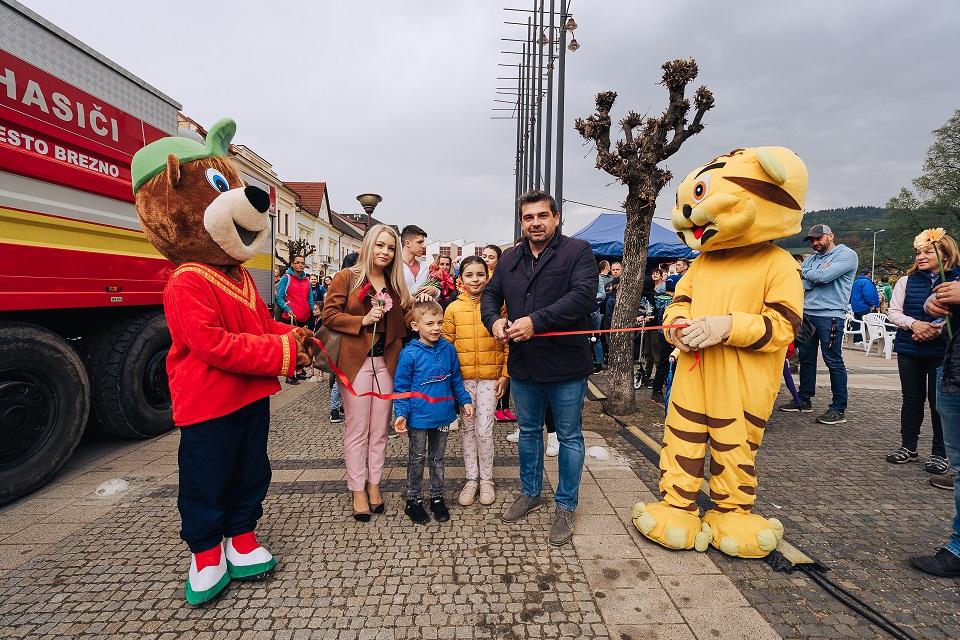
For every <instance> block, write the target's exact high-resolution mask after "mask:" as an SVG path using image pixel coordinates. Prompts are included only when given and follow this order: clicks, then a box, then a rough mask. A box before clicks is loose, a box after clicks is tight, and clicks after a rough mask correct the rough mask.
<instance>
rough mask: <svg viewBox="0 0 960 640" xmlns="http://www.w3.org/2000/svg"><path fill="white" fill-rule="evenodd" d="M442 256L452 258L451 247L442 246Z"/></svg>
mask: <svg viewBox="0 0 960 640" xmlns="http://www.w3.org/2000/svg"><path fill="white" fill-rule="evenodd" d="M440 255H442V256H444V257H445V258H449V257H450V245H440Z"/></svg>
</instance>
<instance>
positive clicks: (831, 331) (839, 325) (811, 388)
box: [797, 315, 847, 413]
mask: <svg viewBox="0 0 960 640" xmlns="http://www.w3.org/2000/svg"><path fill="white" fill-rule="evenodd" d="M803 317H804V319H805V320H808V321H810V323H811V324H812V325H813V326H814V328H815V329H816V333H814V335H813V336H811V338H810V339H809V340H807V341H806V342H805V343H803V344H801V345H798V346H797V354H798V355H799V357H800V400H801V401H803V402H810V398H812V397H813V396H815V395H816V392H817V347H819V348H820V351H821V353H822V354H823V362H824V364H826V365H827V369H828V370H829V371H830V391H832V392H833V401H832V402H831V403H830V410H831V411H836V412H837V413H845V412H846V411H847V368H846V367H845V366H844V364H843V355H842V354H841V352H840V345H841V344H842V343H843V318H827V317H822V316H811V315H804V316H803Z"/></svg>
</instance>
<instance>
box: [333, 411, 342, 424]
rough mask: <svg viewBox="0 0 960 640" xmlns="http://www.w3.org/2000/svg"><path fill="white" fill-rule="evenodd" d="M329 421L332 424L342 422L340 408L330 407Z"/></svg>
mask: <svg viewBox="0 0 960 640" xmlns="http://www.w3.org/2000/svg"><path fill="white" fill-rule="evenodd" d="M330 422H331V423H332V424H337V423H338V422H343V414H342V413H340V409H331V410H330Z"/></svg>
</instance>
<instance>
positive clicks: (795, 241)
mask: <svg viewBox="0 0 960 640" xmlns="http://www.w3.org/2000/svg"><path fill="white" fill-rule="evenodd" d="M890 222H891V214H890V213H889V212H888V211H887V210H886V209H884V208H883V207H870V206H862V207H844V208H842V209H820V210H818V211H808V212H807V213H806V214H805V215H804V216H803V229H802V230H801V231H800V233H798V234H797V235H795V236H791V237H789V238H784V239H783V240H778V241H777V243H776V244H778V245H779V246H781V247H783V248H784V249H786V250H788V251H790V252H791V253H801V254H802V253H809V252H810V244H809V243H808V242H804V240H803V237H804V236H805V235H807V231H808V230H809V229H810V227H812V226H813V225H815V224H825V225H828V226H829V227H830V228H831V229H833V233H834V235H836V241H837V243H842V244H845V245H847V246H848V247H850V248H851V249H854V250H855V251H856V252H857V253H858V254H860V258H861V262H863V260H864V258H866V260H867V261H869V259H870V252H871V250H872V248H873V231H879V230H880V229H884V228H888V227H889V226H890ZM866 229H872V230H873V231H867V230H866ZM884 235H886V234H881V235H880V236H878V237H877V242H878V243H880V242H882V241H883V236H884ZM877 253H878V254H880V253H881V252H880V250H879V249H878V251H877Z"/></svg>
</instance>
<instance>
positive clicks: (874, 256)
mask: <svg viewBox="0 0 960 640" xmlns="http://www.w3.org/2000/svg"><path fill="white" fill-rule="evenodd" d="M876 262H877V232H876V231H874V232H873V253H871V254H870V282H873V281H874V280H873V267H874V265H876Z"/></svg>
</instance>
